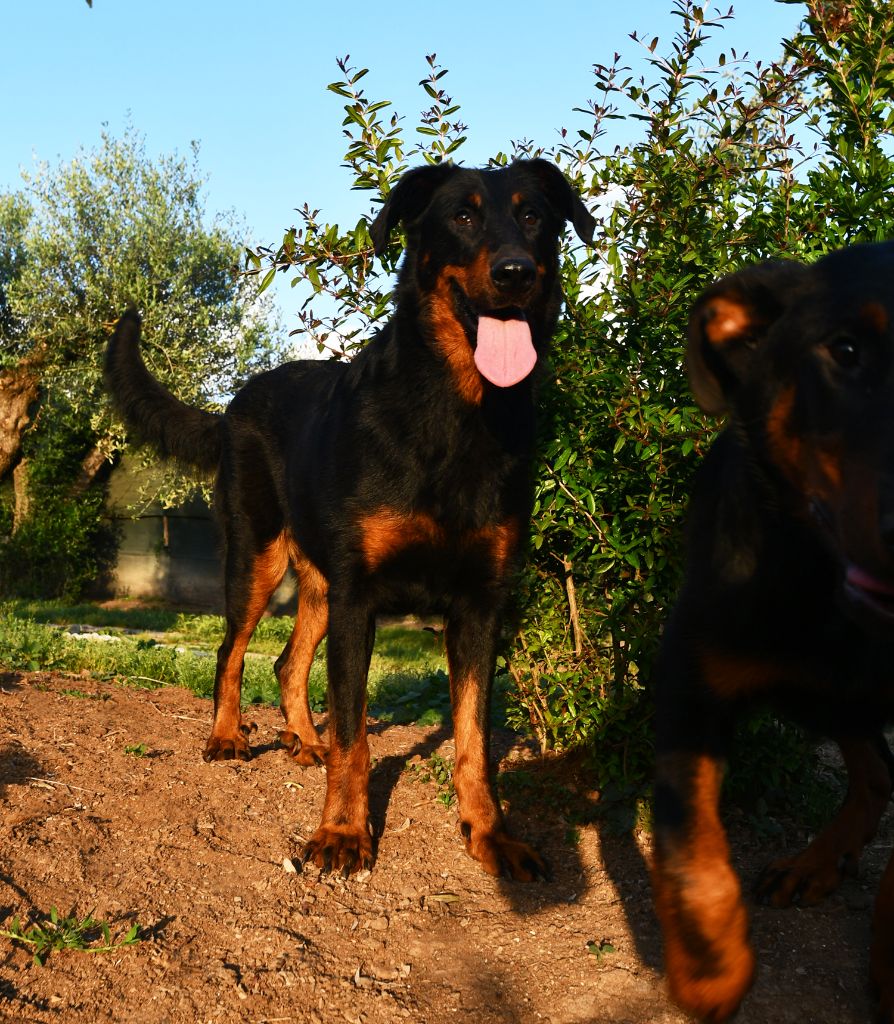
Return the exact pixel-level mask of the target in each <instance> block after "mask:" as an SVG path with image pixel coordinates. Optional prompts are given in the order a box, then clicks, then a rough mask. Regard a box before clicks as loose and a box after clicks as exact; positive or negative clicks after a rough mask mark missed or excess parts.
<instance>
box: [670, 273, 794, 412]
mask: <svg viewBox="0 0 894 1024" xmlns="http://www.w3.org/2000/svg"><path fill="white" fill-rule="evenodd" d="M808 273H809V271H808V268H807V267H805V266H803V265H802V264H800V263H794V262H791V261H789V260H778V261H773V262H768V263H761V264H759V265H758V266H755V267H748V268H746V269H745V270H740V271H739V272H738V273H736V274H730V275H729V276H728V277H723V278H721V279H720V280H719V281H715V283H714V284H712V285H711V286H710V287H709V288H707V289H706V290H705V291H704V292H702V294H701V295H700V296H699V298H698V299H697V300H696V303H695V305H694V306H693V307H692V312H691V314H690V316H689V345H688V348H687V350H686V369H687V371H688V373H689V386H690V388H691V389H692V394H693V395H694V396H695V400H696V402H698V404H699V406H700V407H701V409H702V410H703V411H704V412H706V413H709V414H711V415H713V416H720V415H721V414H722V413H724V412H726V410H727V408H728V407H729V405H730V400H731V399H732V397H733V396H734V394H735V392H736V389H737V388H738V386H739V384H740V383H741V381H742V380H743V378H744V377H745V375H746V374H747V373H748V369H749V367H750V365H751V361H752V359H753V358H754V356H755V353H756V352H757V351H758V350H759V349H760V346H761V344H762V342H763V341H764V340H765V338H766V337H767V334H768V333H769V331H770V328H771V327H772V326H773V324H774V323H775V322H776V320H778V319H779V317H780V316H782V314H783V312H784V311H785V309H786V307H787V306H788V305H789V304H790V303H791V301H792V299H793V297H794V295H795V293H796V292H797V291H798V290H799V289H800V286H801V285H802V283H803V281H804V280H805V278H806V276H807V274H808Z"/></svg>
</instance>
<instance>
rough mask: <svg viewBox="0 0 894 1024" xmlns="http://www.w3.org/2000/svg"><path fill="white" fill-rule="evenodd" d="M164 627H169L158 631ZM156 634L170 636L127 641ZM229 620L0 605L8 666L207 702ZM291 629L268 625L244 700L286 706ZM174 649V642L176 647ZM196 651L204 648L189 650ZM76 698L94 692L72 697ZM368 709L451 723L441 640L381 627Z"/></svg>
mask: <svg viewBox="0 0 894 1024" xmlns="http://www.w3.org/2000/svg"><path fill="white" fill-rule="evenodd" d="M47 623H54V624H57V625H66V624H69V625H70V624H75V623H77V624H83V625H91V626H96V627H98V628H100V629H103V630H106V631H108V633H109V634H110V635H111V636H112V639H108V638H106V639H102V638H98V637H97V636H96V635H95V634H90V633H83V634H78V635H69V634H67V633H65V632H63V631H61V630H59V629H57V628H53V627H51V626H49V625H47ZM159 626H164V627H165V628H164V629H158V628H157V627H159ZM142 628H146V629H150V628H151V630H152V632H154V633H162V634H163V636H162V639H161V640H159V639H156V638H155V637H154V636H153V637H146V636H142V637H141V636H133V635H127V634H126V633H125V630H133V629H142ZM223 629H224V623H223V619H222V618H221V617H220V616H216V615H188V614H183V613H173V612H165V611H161V610H157V609H143V608H138V609H133V611H132V612H131V611H120V610H108V609H103V608H98V607H96V606H94V605H88V604H79V605H65V604H63V603H61V602H55V601H53V602H41V603H39V604H38V603H36V602H24V601H15V602H9V603H7V604H5V605H2V606H0V667H4V668H7V669H13V670H21V671H29V672H36V671H41V670H43V671H59V672H72V673H80V672H85V671H86V672H88V673H89V674H90V675H92V676H93V677H95V678H97V679H103V680H108V679H114V680H117V681H118V682H120V683H122V684H123V685H127V686H136V687H143V688H147V689H154V688H156V687H159V686H171V685H173V686H183V687H185V688H186V689H188V690H190V691H192V692H193V693H195V694H196V695H198V696H200V697H210V696H212V694H213V692H214V671H215V664H216V663H215V658H214V655H213V652H214V650H215V649H216V647H217V645H218V644H219V643H220V640H221V638H222V637H223ZM291 632H292V619H291V618H288V617H285V616H283V617H270V618H265V619H262V620H261V622H260V623H259V625H258V628H257V630H256V631H255V639H254V642H253V643H252V645H251V647H250V648H249V654H250V656H249V657H247V658H246V660H245V675H244V681H243V687H242V700H243V703H244V704H273V705H278V703H279V687H278V685H277V682H276V678H275V676H274V673H273V662H274V660H275V657H276V656H278V655H279V653H280V651H281V650H282V648H283V647H284V646H285V644H286V642H287V640H288V638H289V636H290V635H291ZM168 645H175V646H168ZM187 645H189V646H191V647H196V648H198V649H197V650H187V649H186V647H187ZM325 652H326V642H325V640H324V641H323V643H322V644H321V645H320V649H319V650H318V652H317V656H316V658H315V659H314V664H313V666H312V668H311V674H310V682H309V690H310V702H311V707H312V708H313V710H314V711H325V710H326V656H325ZM69 696H72V697H87V696H90V695H89V694H87V693H84V692H82V691H77V692H75V691H74V690H72V691H70V693H69ZM369 708H370V713H371V714H372V715H373V716H375V717H376V718H381V719H384V720H385V721H389V722H394V723H401V724H402V723H408V722H419V723H420V724H425V725H428V724H439V723H441V722H443V721H446V720H449V716H450V687H449V684H448V680H447V673H446V671H445V658H444V651H443V642H442V640H441V637H440V636H439V635H437V634H435V633H432V632H431V631H428V630H422V629H417V628H412V627H407V626H402V625H385V626H382V627H380V628H379V630H378V633H377V638H376V646H375V650H374V651H373V656H372V661H371V664H370V672H369Z"/></svg>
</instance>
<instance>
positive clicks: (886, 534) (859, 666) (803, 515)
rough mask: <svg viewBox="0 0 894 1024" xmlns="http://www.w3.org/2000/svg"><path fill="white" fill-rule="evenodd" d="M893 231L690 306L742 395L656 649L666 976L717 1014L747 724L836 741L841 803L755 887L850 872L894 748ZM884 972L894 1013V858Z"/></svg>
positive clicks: (697, 1008) (698, 351) (776, 893)
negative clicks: (736, 755)
mask: <svg viewBox="0 0 894 1024" xmlns="http://www.w3.org/2000/svg"><path fill="white" fill-rule="evenodd" d="M892 285H894V243H885V244H878V245H867V246H856V247H853V248H850V249H845V250H842V251H840V252H836V253H833V254H831V255H829V256H827V257H825V258H824V259H822V260H820V261H819V262H818V263H816V264H815V265H813V266H803V265H801V264H798V263H793V262H775V263H767V264H762V265H760V266H756V267H752V268H750V269H746V270H743V271H742V272H740V273H738V274H733V275H732V276H730V277H727V278H724V279H722V280H721V281H719V282H717V283H715V284H714V285H713V286H712V287H711V288H709V289H708V290H707V291H706V292H705V293H704V294H703V295H702V296H701V298H700V299H699V300H698V302H697V303H696V305H695V307H694V310H693V313H692V317H691V321H690V341H689V352H688V364H689V373H690V379H691V384H692V388H693V392H694V394H695V396H696V398H697V399H698V401H699V402H700V404H701V405H702V407H703V408H704V409H705V410H706V411H709V412H712V413H719V412H723V411H727V412H728V415H729V420H728V424H727V426H726V429H725V430H724V431H723V433H722V434H721V435H720V437H719V438H718V440H717V441H716V442H715V444H714V446H713V447H712V449H711V451H710V453H709V454H708V456H707V458H706V460H705V463H704V465H703V467H702V468H701V471H700V474H699V476H698V479H697V483H696V487H695V490H694V493H693V497H692V505H691V510H690V516H689V557H688V565H687V574H686V580H685V583H684V586H683V589H682V593H681V595H680V598H679V602H678V604H677V606H676V608H675V610H674V612H673V614H672V616H671V620H670V622H669V624H668V626H667V629H666V633H665V636H664V639H663V645H662V650H661V653H660V656H659V660H658V666H657V699H658V719H657V721H658V777H657V783H656V789H655V818H656V820H655V827H656V854H655V867H654V889H655V897H656V904H657V908H658V912H659V916H660V918H661V922H662V926H663V929H664V933H665V949H666V962H667V969H668V974H669V978H670V984H671V991H672V993H673V995H674V996H675V998H676V999H677V1000H678V1001H679V1002H680V1003H681V1005H683V1006H684V1007H685V1008H686V1009H688V1010H690V1011H691V1012H693V1013H695V1014H697V1015H698V1016H700V1017H702V1018H703V1019H707V1020H711V1021H719V1020H724V1019H726V1017H727V1016H729V1015H730V1014H732V1013H733V1011H734V1010H735V1008H736V1007H737V1006H738V1004H739V1002H740V1000H741V999H742V998H743V996H744V995H745V992H746V991H747V989H748V987H749V985H750V983H751V979H752V975H753V970H754V956H753V953H752V950H751V948H750V945H749V942H748V922H747V915H746V912H745V909H744V907H743V904H742V899H741V895H740V890H739V884H738V881H737V879H736V876H735V874H734V872H733V870H732V868H731V866H730V862H729V851H728V848H727V843H726V837H725V834H724V831H723V828H722V826H721V824H720V819H719V817H718V812H717V802H718V797H719V790H720V783H721V775H722V762H723V758H724V757H725V754H726V752H727V749H728V745H729V741H730V733H731V730H732V726H733V722H734V719H735V717H736V715H737V714H738V712H739V711H740V709H741V708H742V706H743V705H746V704H748V703H750V702H752V701H754V700H756V699H761V700H763V699H769V700H771V701H774V702H775V703H776V704H777V706H780V707H781V708H782V709H783V710H784V711H786V712H788V713H790V714H793V715H795V716H796V717H797V718H798V719H799V720H800V721H801V722H804V723H806V724H807V725H809V726H810V727H812V728H815V729H819V730H822V731H823V732H825V733H826V734H827V735H828V736H830V737H832V738H833V739H835V740H836V741H837V742H838V744H839V746H840V748H841V751H842V754H843V756H844V761H845V764H846V766H847V769H848V778H849V785H848V793H847V797H846V799H845V802H844V804H843V806H842V808H841V810H840V811H839V813H838V815H837V816H836V817H835V819H833V821H832V822H831V824H830V825H829V826H828V827H827V828H826V830H825V831H824V832H822V833H821V834H820V835H819V836H818V837H817V838H816V839H815V840H814V841H813V842H812V843H811V844H810V846H809V847H807V849H806V850H805V851H803V852H802V853H801V854H800V855H799V856H796V857H792V858H789V859H786V860H782V861H778V862H777V863H775V864H773V865H771V866H770V868H768V869H767V871H766V872H765V873H764V875H763V877H762V879H761V881H760V883H759V893H760V895H762V896H763V897H764V898H766V899H768V900H770V901H771V902H772V903H774V904H775V905H777V906H785V905H788V904H789V903H791V902H792V901H793V900H798V899H799V900H800V901H801V902H802V903H812V902H815V901H817V900H819V899H821V898H822V897H823V896H824V895H825V894H826V893H828V892H830V891H831V890H832V889H834V888H835V886H836V885H837V884H838V883H839V882H840V880H841V877H842V874H843V872H844V871H845V870H853V869H855V868H856V864H857V861H858V859H859V857H860V853H861V851H862V849H863V847H864V845H865V844H866V843H867V842H868V841H869V839H870V838H871V837H872V835H873V834H874V832H875V829H876V827H877V825H878V821H879V818H880V817H881V814H882V812H883V811H884V809H885V807H886V805H887V802H888V800H889V798H890V795H891V790H892V779H894V759H892V756H891V753H890V751H889V749H888V746H887V744H886V742H885V738H884V736H883V734H882V728H883V727H884V725H885V723H886V722H889V721H890V720H891V719H892V717H894V333H892V323H894V286H892ZM874 933H875V934H874V939H873V946H872V953H871V960H872V975H873V978H874V980H875V983H876V985H877V986H878V988H879V990H880V992H881V1017H880V1018H879V1019H881V1020H884V1021H887V1022H891V1021H892V1020H894V1016H892V1012H894V861H892V864H889V866H888V869H887V872H886V874H885V878H884V880H883V882H882V886H881V889H880V892H879V896H878V899H877V903H876V911H875V923H874Z"/></svg>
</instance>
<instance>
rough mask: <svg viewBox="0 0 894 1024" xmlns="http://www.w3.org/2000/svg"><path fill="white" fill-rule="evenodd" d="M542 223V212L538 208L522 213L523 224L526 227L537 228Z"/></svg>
mask: <svg viewBox="0 0 894 1024" xmlns="http://www.w3.org/2000/svg"><path fill="white" fill-rule="evenodd" d="M539 223H540V214H539V213H538V212H537V211H536V210H525V212H524V213H523V214H522V224H524V226H525V227H526V228H536V227H537V225H538V224H539Z"/></svg>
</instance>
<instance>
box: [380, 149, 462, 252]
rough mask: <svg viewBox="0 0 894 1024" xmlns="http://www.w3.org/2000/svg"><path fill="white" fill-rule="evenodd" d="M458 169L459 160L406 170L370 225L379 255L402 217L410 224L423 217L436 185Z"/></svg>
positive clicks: (441, 183) (402, 219)
mask: <svg viewBox="0 0 894 1024" xmlns="http://www.w3.org/2000/svg"><path fill="white" fill-rule="evenodd" d="M458 170H459V168H458V167H457V166H456V164H428V165H427V166H425V167H416V168H414V169H413V170H412V171H407V172H406V174H404V175H403V177H401V179H400V180H399V181H398V183H397V184H396V185H395V186H394V188H393V189H392V190H391V191H390V192H389V193H388V198H387V199H386V200H385V205H384V206H383V207H382V209H381V210H379V213H378V215H377V216H376V219H375V220H374V221H373V222H372V224H370V226H369V237H370V238H371V239H372V243H373V248H374V250H375V253H376V256H381V255H382V253H383V252H384V251H385V249H386V248H387V247H388V239H389V237H390V236H391V232H392V231H393V230H394V229H395V227H397V225H398V223H399V222H401V221H403V222H404V223H405V224H407V223H410V222H412V221H414V220H416V218H417V217H420V216H421V215H422V214H423V213H424V211H425V208H426V207H427V206H428V204H429V203H430V202H431V198H432V196H433V195H434V193H435V189H437V188H438V187H439V186H441V185H443V184H444V182H445V181H446V180H447V179H448V178H449V177H451V176H452V175H453V174H455V173H456V172H457V171H458Z"/></svg>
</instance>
